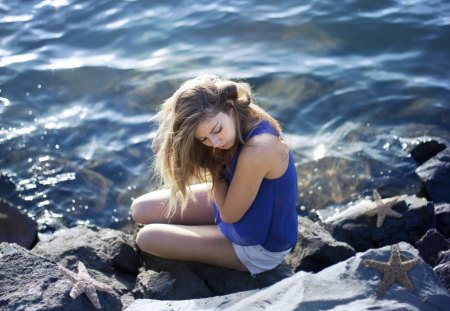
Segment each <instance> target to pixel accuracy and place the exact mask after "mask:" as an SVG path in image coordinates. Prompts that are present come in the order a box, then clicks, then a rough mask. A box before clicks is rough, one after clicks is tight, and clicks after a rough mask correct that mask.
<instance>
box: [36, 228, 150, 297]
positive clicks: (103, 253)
mask: <svg viewBox="0 0 450 311" xmlns="http://www.w3.org/2000/svg"><path fill="white" fill-rule="evenodd" d="M32 252H33V253H34V254H36V255H39V256H43V257H46V258H48V259H50V260H52V261H54V262H57V263H59V264H60V265H62V266H64V267H65V268H67V269H69V270H72V271H75V270H76V269H77V262H78V261H81V262H83V263H84V264H85V265H86V266H87V267H88V268H89V269H91V270H92V273H93V276H94V277H95V278H96V279H98V280H99V281H100V282H104V283H108V284H109V285H111V286H112V287H113V288H114V289H115V290H116V291H117V292H119V293H120V294H121V299H122V303H123V304H124V305H127V304H129V303H131V302H132V301H133V300H134V297H133V296H132V293H131V292H132V290H133V288H134V285H135V282H136V275H137V271H138V268H139V267H140V266H141V261H140V258H139V255H138V253H137V250H136V248H135V245H134V242H133V237H132V236H131V235H129V234H125V233H123V232H120V231H117V230H113V229H105V228H98V227H96V226H77V227H74V228H70V229H64V230H59V231H57V232H55V233H54V234H53V235H51V236H46V237H45V238H43V240H42V241H40V242H39V243H38V244H36V246H35V247H34V248H33V249H32Z"/></svg>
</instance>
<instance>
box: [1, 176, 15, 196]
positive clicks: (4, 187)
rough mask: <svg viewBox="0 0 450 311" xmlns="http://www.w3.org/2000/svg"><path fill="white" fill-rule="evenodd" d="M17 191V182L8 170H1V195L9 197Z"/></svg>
mask: <svg viewBox="0 0 450 311" xmlns="http://www.w3.org/2000/svg"><path fill="white" fill-rule="evenodd" d="M15 191H16V184H15V183H14V181H13V179H12V176H11V174H10V173H8V172H0V197H1V198H8V197H9V196H11V195H12V194H14V192H15Z"/></svg>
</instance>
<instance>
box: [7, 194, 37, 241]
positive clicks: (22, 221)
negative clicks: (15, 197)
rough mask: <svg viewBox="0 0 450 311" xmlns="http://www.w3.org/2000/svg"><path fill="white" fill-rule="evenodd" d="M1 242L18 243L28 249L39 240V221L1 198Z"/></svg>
mask: <svg viewBox="0 0 450 311" xmlns="http://www.w3.org/2000/svg"><path fill="white" fill-rule="evenodd" d="M0 242H8V243H17V244H19V245H21V246H23V247H25V248H27V249H31V248H32V247H33V246H34V245H35V244H36V242H37V223H36V222H35V221H34V220H32V219H31V218H29V217H27V216H25V215H23V214H22V213H21V212H20V211H19V210H18V209H17V208H16V207H15V206H13V205H12V204H10V203H9V202H7V201H4V200H0Z"/></svg>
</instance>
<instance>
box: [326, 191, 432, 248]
mask: <svg viewBox="0 0 450 311" xmlns="http://www.w3.org/2000/svg"><path fill="white" fill-rule="evenodd" d="M392 209H393V210H395V211H397V212H399V213H400V214H402V217H401V218H393V217H389V216H388V217H387V218H386V219H385V221H384V224H383V226H382V227H381V228H377V227H376V221H377V208H376V207H375V203H374V202H372V201H367V200H363V201H360V202H358V203H356V204H355V205H353V206H352V207H350V208H348V209H347V210H345V211H344V212H342V213H340V214H338V215H336V216H333V217H330V218H328V219H326V220H325V221H324V227H325V228H326V229H327V230H328V231H329V232H330V233H331V235H332V236H333V237H334V238H335V239H336V240H338V241H343V242H346V243H348V244H350V245H351V246H352V247H353V248H354V249H355V250H356V251H358V252H361V251H365V250H367V249H370V248H377V247H381V246H385V245H390V244H394V243H398V242H400V241H406V242H409V243H411V244H415V242H416V241H417V240H419V239H420V238H421V237H422V236H423V235H424V234H425V233H426V232H427V231H428V229H430V228H433V227H434V226H435V215H434V207H433V204H432V203H430V202H427V201H426V200H425V199H422V198H418V197H416V196H400V198H399V200H398V202H397V203H396V204H395V205H394V206H393V207H392Z"/></svg>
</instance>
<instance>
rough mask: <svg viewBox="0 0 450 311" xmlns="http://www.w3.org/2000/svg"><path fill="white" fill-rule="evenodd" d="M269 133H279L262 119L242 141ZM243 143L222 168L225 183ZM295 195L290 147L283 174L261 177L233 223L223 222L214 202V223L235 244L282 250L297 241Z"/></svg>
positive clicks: (295, 180)
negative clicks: (240, 214) (257, 187)
mask: <svg viewBox="0 0 450 311" xmlns="http://www.w3.org/2000/svg"><path fill="white" fill-rule="evenodd" d="M264 133H269V134H272V135H275V136H278V134H277V133H276V131H275V130H274V129H273V128H272V126H271V125H270V123H269V122H268V121H265V120H264V121H261V122H260V123H258V124H257V125H256V127H254V128H253V129H252V130H251V131H250V132H249V133H248V134H247V135H246V136H245V137H244V141H248V140H249V139H250V138H252V137H253V136H256V135H260V134H264ZM242 147H243V145H239V147H238V149H237V151H236V153H235V154H234V155H233V158H232V160H231V161H230V163H229V164H228V166H227V167H226V170H225V177H226V180H227V182H228V184H230V183H231V181H232V179H233V175H234V172H235V170H236V165H237V160H238V158H239V153H240V151H241V150H242ZM297 196H298V185H297V171H296V170H295V165H294V158H293V155H292V151H289V165H288V168H287V169H286V171H285V172H284V174H283V175H282V176H281V177H279V178H276V179H267V178H264V179H263V180H262V183H261V186H260V188H259V191H258V194H257V195H256V198H255V200H254V201H253V203H252V204H251V206H250V208H249V209H248V210H247V212H246V213H245V214H244V216H243V217H242V218H241V219H240V220H239V221H238V222H235V223H233V224H229V223H225V222H222V219H220V214H219V210H218V208H217V205H216V203H215V202H214V203H213V208H214V214H215V219H216V224H217V225H218V226H219V228H220V230H221V231H222V233H223V234H224V235H225V237H226V238H227V239H228V240H230V241H232V242H233V243H235V244H238V245H243V246H248V245H262V246H263V247H264V248H265V249H267V250H268V251H271V252H281V251H284V250H287V249H289V248H291V247H293V246H294V245H295V243H296V242H297V230H298V229H297V226H298V220H297V211H296V208H295V205H296V202H297Z"/></svg>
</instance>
